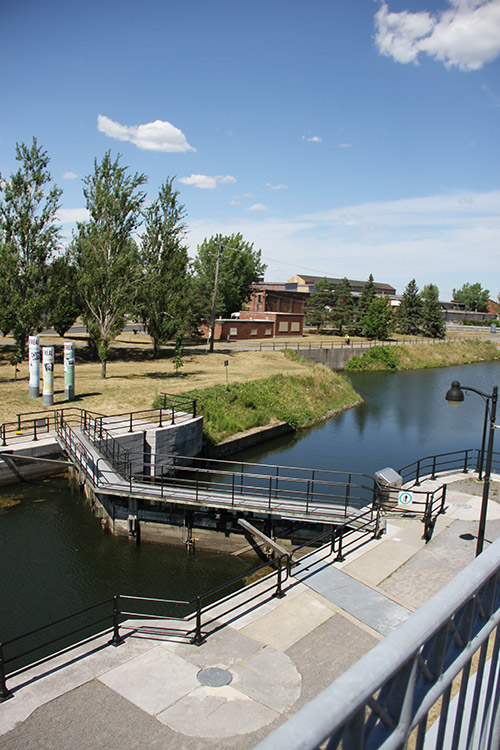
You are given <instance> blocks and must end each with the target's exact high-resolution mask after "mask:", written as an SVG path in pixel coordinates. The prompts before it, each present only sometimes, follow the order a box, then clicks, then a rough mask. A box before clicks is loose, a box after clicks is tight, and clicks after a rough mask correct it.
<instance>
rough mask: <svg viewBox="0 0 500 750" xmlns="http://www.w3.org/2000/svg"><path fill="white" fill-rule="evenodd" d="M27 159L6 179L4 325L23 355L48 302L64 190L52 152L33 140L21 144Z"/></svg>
mask: <svg viewBox="0 0 500 750" xmlns="http://www.w3.org/2000/svg"><path fill="white" fill-rule="evenodd" d="M16 160H17V161H18V162H20V163H21V166H20V168H19V169H18V171H17V172H16V173H15V174H13V175H11V177H10V179H9V180H5V181H0V193H1V194H3V198H2V199H1V200H0V267H1V269H2V279H1V282H0V294H1V295H2V303H1V313H0V326H1V328H2V330H3V331H4V332H5V331H6V330H7V329H8V330H12V332H13V334H14V338H15V340H16V343H17V348H18V351H19V353H20V355H21V356H23V357H24V356H25V354H26V344H27V341H28V337H29V336H30V335H31V334H33V333H37V332H38V331H40V330H41V329H42V327H43V324H44V314H45V310H46V305H47V289H48V262H49V260H50V258H51V256H52V255H53V253H55V252H56V250H57V248H58V246H59V227H58V226H57V225H56V223H55V222H56V212H57V210H58V208H59V199H60V197H61V193H62V191H61V190H60V189H59V188H58V187H57V186H56V185H53V184H52V177H51V175H50V172H49V170H48V165H49V162H50V159H49V157H48V156H47V152H46V151H44V150H43V149H42V148H41V146H39V145H38V143H37V140H36V138H33V142H32V145H31V147H28V146H26V145H25V144H24V143H21V145H19V144H17V145H16Z"/></svg>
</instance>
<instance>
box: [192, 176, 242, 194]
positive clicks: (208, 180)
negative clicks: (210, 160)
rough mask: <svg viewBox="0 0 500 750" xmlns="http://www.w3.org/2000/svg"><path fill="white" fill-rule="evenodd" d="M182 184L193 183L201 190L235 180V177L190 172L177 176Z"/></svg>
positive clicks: (212, 188)
mask: <svg viewBox="0 0 500 750" xmlns="http://www.w3.org/2000/svg"><path fill="white" fill-rule="evenodd" d="M179 182H182V184H183V185H193V186H194V187H197V188H200V189H201V190H215V188H216V187H217V185H222V184H226V183H233V182H236V177H233V176H232V175H230V174H225V175H222V174H218V175H214V176H210V175H207V174H192V175H190V176H189V177H179Z"/></svg>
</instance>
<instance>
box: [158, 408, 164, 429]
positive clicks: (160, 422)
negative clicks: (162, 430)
mask: <svg viewBox="0 0 500 750" xmlns="http://www.w3.org/2000/svg"><path fill="white" fill-rule="evenodd" d="M162 416H163V409H162V408H161V406H160V419H159V422H158V427H163V424H162Z"/></svg>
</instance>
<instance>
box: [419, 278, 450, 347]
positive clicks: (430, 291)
mask: <svg viewBox="0 0 500 750" xmlns="http://www.w3.org/2000/svg"><path fill="white" fill-rule="evenodd" d="M422 297H423V300H424V304H423V310H422V328H423V331H424V333H425V335H426V336H430V337H431V338H434V339H443V338H444V337H445V335H446V328H445V324H444V320H443V313H442V312H441V305H440V304H439V289H438V288H437V286H436V285H435V284H427V285H426V286H424V288H423V289H422Z"/></svg>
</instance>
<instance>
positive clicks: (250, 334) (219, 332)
mask: <svg viewBox="0 0 500 750" xmlns="http://www.w3.org/2000/svg"><path fill="white" fill-rule="evenodd" d="M303 328H304V316H303V315H302V314H301V313H280V312H260V313H259V312H254V311H252V310H241V312H239V313H235V315H234V317H231V318H219V319H218V320H216V321H215V330H214V340H215V341H238V340H245V339H272V338H275V337H277V336H302V333H303ZM201 333H202V336H204V337H205V338H208V333H209V328H208V326H207V325H206V324H204V325H202V327H201Z"/></svg>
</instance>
